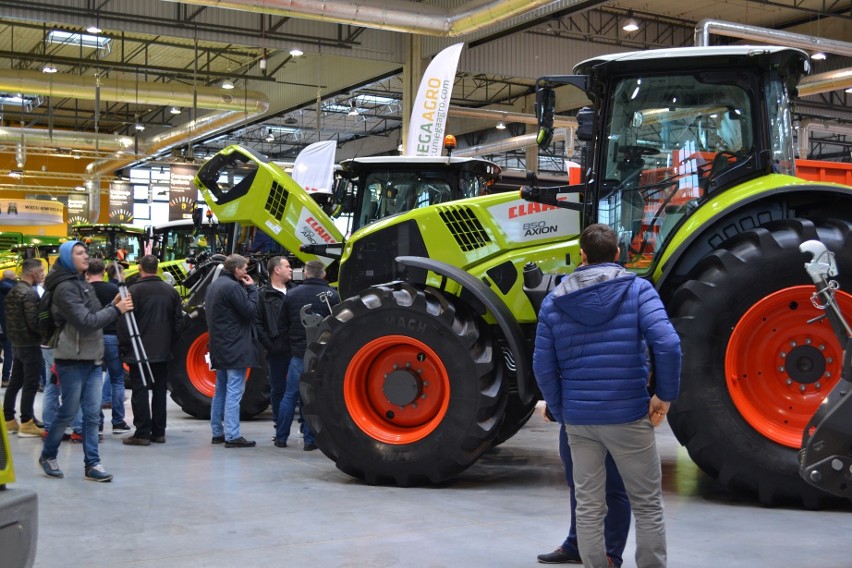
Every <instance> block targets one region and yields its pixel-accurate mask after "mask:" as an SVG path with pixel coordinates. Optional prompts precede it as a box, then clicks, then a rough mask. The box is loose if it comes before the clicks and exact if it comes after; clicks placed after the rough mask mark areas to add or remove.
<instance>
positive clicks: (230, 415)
mask: <svg viewBox="0 0 852 568" xmlns="http://www.w3.org/2000/svg"><path fill="white" fill-rule="evenodd" d="M247 267H248V261H247V260H246V259H245V258H244V257H242V256H240V255H238V254H232V255H230V256H228V258H226V259H225V262H224V263H223V265H222V274H221V275H220V276H219V278H217V279H216V280H214V281H213V283H212V284H210V287H209V288H208V289H207V295H206V297H205V299H204V305H205V308H206V312H207V329H208V331H209V334H210V339H209V343H208V348H209V350H210V362H211V364H212V366H213V368H214V369H216V391H215V394H214V395H213V403H212V405H211V407H210V427H211V430H212V432H213V438H212V440H211V442H212V443H214V444H221V443H224V444H225V447H226V448H251V447H253V446H255V442H254V441H250V440H246V439H245V438H243V437H242V436H241V435H240V401H241V400H242V398H243V393H244V392H245V388H246V370H247V368H248V367H258V366H259V365H260V351H259V349H258V347H257V336H256V333H255V330H254V325H253V324H254V317H255V313H256V312H257V288H256V287H255V285H254V282H253V281H252V279H251V276H249V275H248V270H247Z"/></svg>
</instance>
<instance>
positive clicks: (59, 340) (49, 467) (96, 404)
mask: <svg viewBox="0 0 852 568" xmlns="http://www.w3.org/2000/svg"><path fill="white" fill-rule="evenodd" d="M87 268H89V254H88V252H87V251H86V247H85V245H83V243H81V242H80V241H68V242H65V243H62V245H61V246H60V247H59V258H58V259H57V261H56V263H55V264H54V266H53V270H51V271H50V274H48V275H47V278H46V279H45V289H46V292H49V293H50V294H51V298H52V300H51V307H50V313H51V314H52V315H53V318H54V320H55V321H56V323H57V325H58V326H59V331H58V336H57V337H55V340H53V341H52V343H55V345H53V347H54V360H55V363H56V375H57V377H58V378H59V387H60V390H61V392H62V405H61V406H60V407H59V412H58V413H57V415H56V419H55V420H54V422H53V424H51V426H50V430H49V431H48V434H47V438H45V440H44V445H43V446H42V450H41V457H39V460H38V461H39V464H40V465H41V467H42V469H43V470H44V473H45V475H47V476H48V477H52V478H61V477H64V474H63V473H62V470H61V469H59V464H58V463H57V461H56V456H57V453H58V452H59V444H60V443H61V442H62V434H63V433H64V432H65V428H66V427H67V426H68V425H69V424H70V423H71V421H72V420H73V419H74V417H75V416H76V414H77V411H78V410H79V409H80V407H81V406H82V407H83V462H84V472H85V477H86V479H89V480H92V481H110V480H112V475H110V474H109V473H107V472H106V471H104V468H103V466H102V465H101V460H100V455H99V454H98V423H99V422H100V409H101V393H102V391H103V377H102V375H101V372H102V371H101V367H102V364H103V357H104V336H103V331H102V330H103V328H104V327H105V326H106V325H108V324H109V323H111V322H114V321H115V320H116V319H117V318H118V317H119V316H120V315H121V314H123V313H126V312H128V311H130V310H132V309H133V300H132V299H131V298H130V294H127V296H126V297H125V298H122V297H121V295H120V294H118V295H116V296H115V299H114V300H113V303H112V304H109V305H107V306H103V307H102V306H101V303H100V301H99V300H98V298H97V295H96V294H95V291H94V289H93V288H92V286H91V285H90V284H88V283H87V282H86V280H85V278H84V275H85V273H86V269H87Z"/></svg>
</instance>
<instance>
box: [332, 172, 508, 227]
mask: <svg viewBox="0 0 852 568" xmlns="http://www.w3.org/2000/svg"><path fill="white" fill-rule="evenodd" d="M340 166H341V171H340V172H339V176H340V178H341V179H342V180H343V183H342V184H341V183H338V185H337V193H338V198H337V199H338V201H340V202H341V203H348V204H350V205H349V207H344V210H343V214H344V216H345V217H346V218H347V219H348V222H347V226H346V230H345V231H344V232H345V233H347V234H348V233H351V232H353V231H355V230H357V229H359V228H361V227H363V226H365V225H368V224H370V223H372V222H374V221H378V220H379V219H384V218H385V217H389V216H391V215H396V214H399V213H405V212H406V211H412V210H414V209H419V208H421V207H427V206H429V205H436V204H439V203H447V202H449V201H457V200H459V199H466V198H468V197H476V196H479V195H485V194H486V193H489V192H490V187H491V186H492V185H493V183H494V180H495V179H496V178H497V177H498V176H499V175H500V168H499V166H497V165H496V164H494V163H492V162H489V161H486V160H482V159H477V158H452V157H435V158H426V157H415V156H395V157H387V156H383V157H372V158H354V159H351V160H345V161H343V162H342V163H341V164H340ZM344 194H348V195H349V198H348V199H344V198H343V197H342V196H343V195H344Z"/></svg>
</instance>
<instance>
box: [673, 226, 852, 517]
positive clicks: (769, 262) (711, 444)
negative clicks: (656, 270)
mask: <svg viewBox="0 0 852 568" xmlns="http://www.w3.org/2000/svg"><path fill="white" fill-rule="evenodd" d="M810 239H819V240H820V241H822V242H823V243H824V244H825V245H826V246H827V247H828V249H829V250H831V251H833V252H834V253H835V258H836V260H837V263H838V266H839V269H840V279H841V281H842V282H841V283H845V284H846V287H845V288H846V289H847V290H848V289H850V288H852V226H850V223H848V222H846V221H842V220H834V219H827V220H824V221H819V222H812V221H809V220H806V219H789V220H784V221H779V222H775V223H772V224H768V225H766V226H764V227H758V228H755V229H752V230H750V231H746V232H744V233H741V234H740V235H738V236H736V237H734V238H732V239H730V240H729V241H727V242H726V243H724V244H723V245H722V246H721V247H720V248H718V249H717V250H715V251H713V252H712V253H710V254H709V255H708V256H707V257H705V258H704V259H703V260H702V261H701V262H700V263H699V264H698V265H697V266H696V267H695V269H694V270H693V271H692V273H691V274H690V279H689V280H688V281H686V282H685V283H684V284H682V285H681V286H680V287H679V288H678V289H677V291H676V292H675V293H674V295H673V296H672V299H671V301H670V302H669V303H668V306H667V307H668V311H669V314H670V315H671V318H672V322H673V323H674V325H675V328H676V329H677V331H678V333H679V334H680V337H681V341H682V348H683V371H682V377H683V378H682V384H681V391H680V396H679V397H678V399H677V400H676V401H675V402H674V403H673V404H672V407H671V409H670V411H669V423H670V424H671V427H672V430H673V431H674V433H675V436H676V437H677V439H678V440H679V441H680V443H681V444H683V445H684V446H686V448H687V450H688V452H689V455H690V457H691V458H692V460H693V461H694V462H695V463H696V464H697V465H698V466H699V467H701V469H703V470H704V471H705V472H707V473H708V474H710V475H711V476H713V477H717V478H718V479H719V480H720V481H721V482H722V483H724V484H725V485H726V486H728V487H729V488H731V489H734V490H741V491H745V492H748V493H755V494H757V497H758V499H759V500H760V502H761V503H763V504H764V505H780V504H792V503H802V504H804V505H805V506H806V507H810V508H818V507H821V506H824V505H825V504H827V503H828V502H829V501H831V500H832V499H831V498H830V496H829V495H828V494H827V493H824V492H821V491H819V490H817V489H815V488H813V487H811V486H810V485H808V484H807V483H805V482H804V481H803V480H802V479H801V478H800V477H799V471H798V469H799V464H798V459H797V450H798V448H799V445H800V443H801V434H802V432H803V431H804V428H805V424H806V423H807V421H808V419H809V418H810V416H811V415H812V414H813V412H814V411H815V410H816V408H817V406H818V405H819V403H820V402H821V401H822V399H823V398H824V397H825V396H826V395H827V394H828V392H829V391H830V390H831V387H832V386H833V385H834V384H836V382H837V378H838V377H839V376H840V363H841V357H840V352H841V348H840V347H839V342H838V340H837V339H836V336H835V335H834V333H833V331H832V330H831V326H830V325H829V324H828V322H827V321H825V320H823V321H821V322H815V323H811V324H808V323H807V322H808V320H809V319H812V318H814V317H816V316H818V315H820V314H821V312H820V311H819V310H817V309H816V308H814V307H813V306H812V305H811V302H810V296H811V294H812V293H813V292H814V286H813V282H812V281H811V280H810V279H809V277H808V276H807V274H806V272H805V270H804V263H805V261H806V260H808V259H807V258H806V255H805V254H804V253H801V252H800V251H799V248H798V247H799V245H800V244H801V243H802V242H804V241H807V240H810ZM841 287H842V286H841ZM838 298H839V300H840V302H841V304H840V305H841V309H844V310H845V311H846V313H847V314H849V313H852V311H850V310H852V297H849V296H848V295H845V294H843V293H839V294H838Z"/></svg>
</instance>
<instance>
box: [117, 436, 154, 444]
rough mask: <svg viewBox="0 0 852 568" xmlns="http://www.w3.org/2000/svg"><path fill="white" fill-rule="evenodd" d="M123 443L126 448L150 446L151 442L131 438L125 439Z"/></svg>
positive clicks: (145, 439)
mask: <svg viewBox="0 0 852 568" xmlns="http://www.w3.org/2000/svg"><path fill="white" fill-rule="evenodd" d="M121 443H122V444H124V445H125V446H150V445H151V440H149V439H148V438H137V437H136V436H131V437H129V438H125V439H124V440H123V441H122V442H121Z"/></svg>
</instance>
